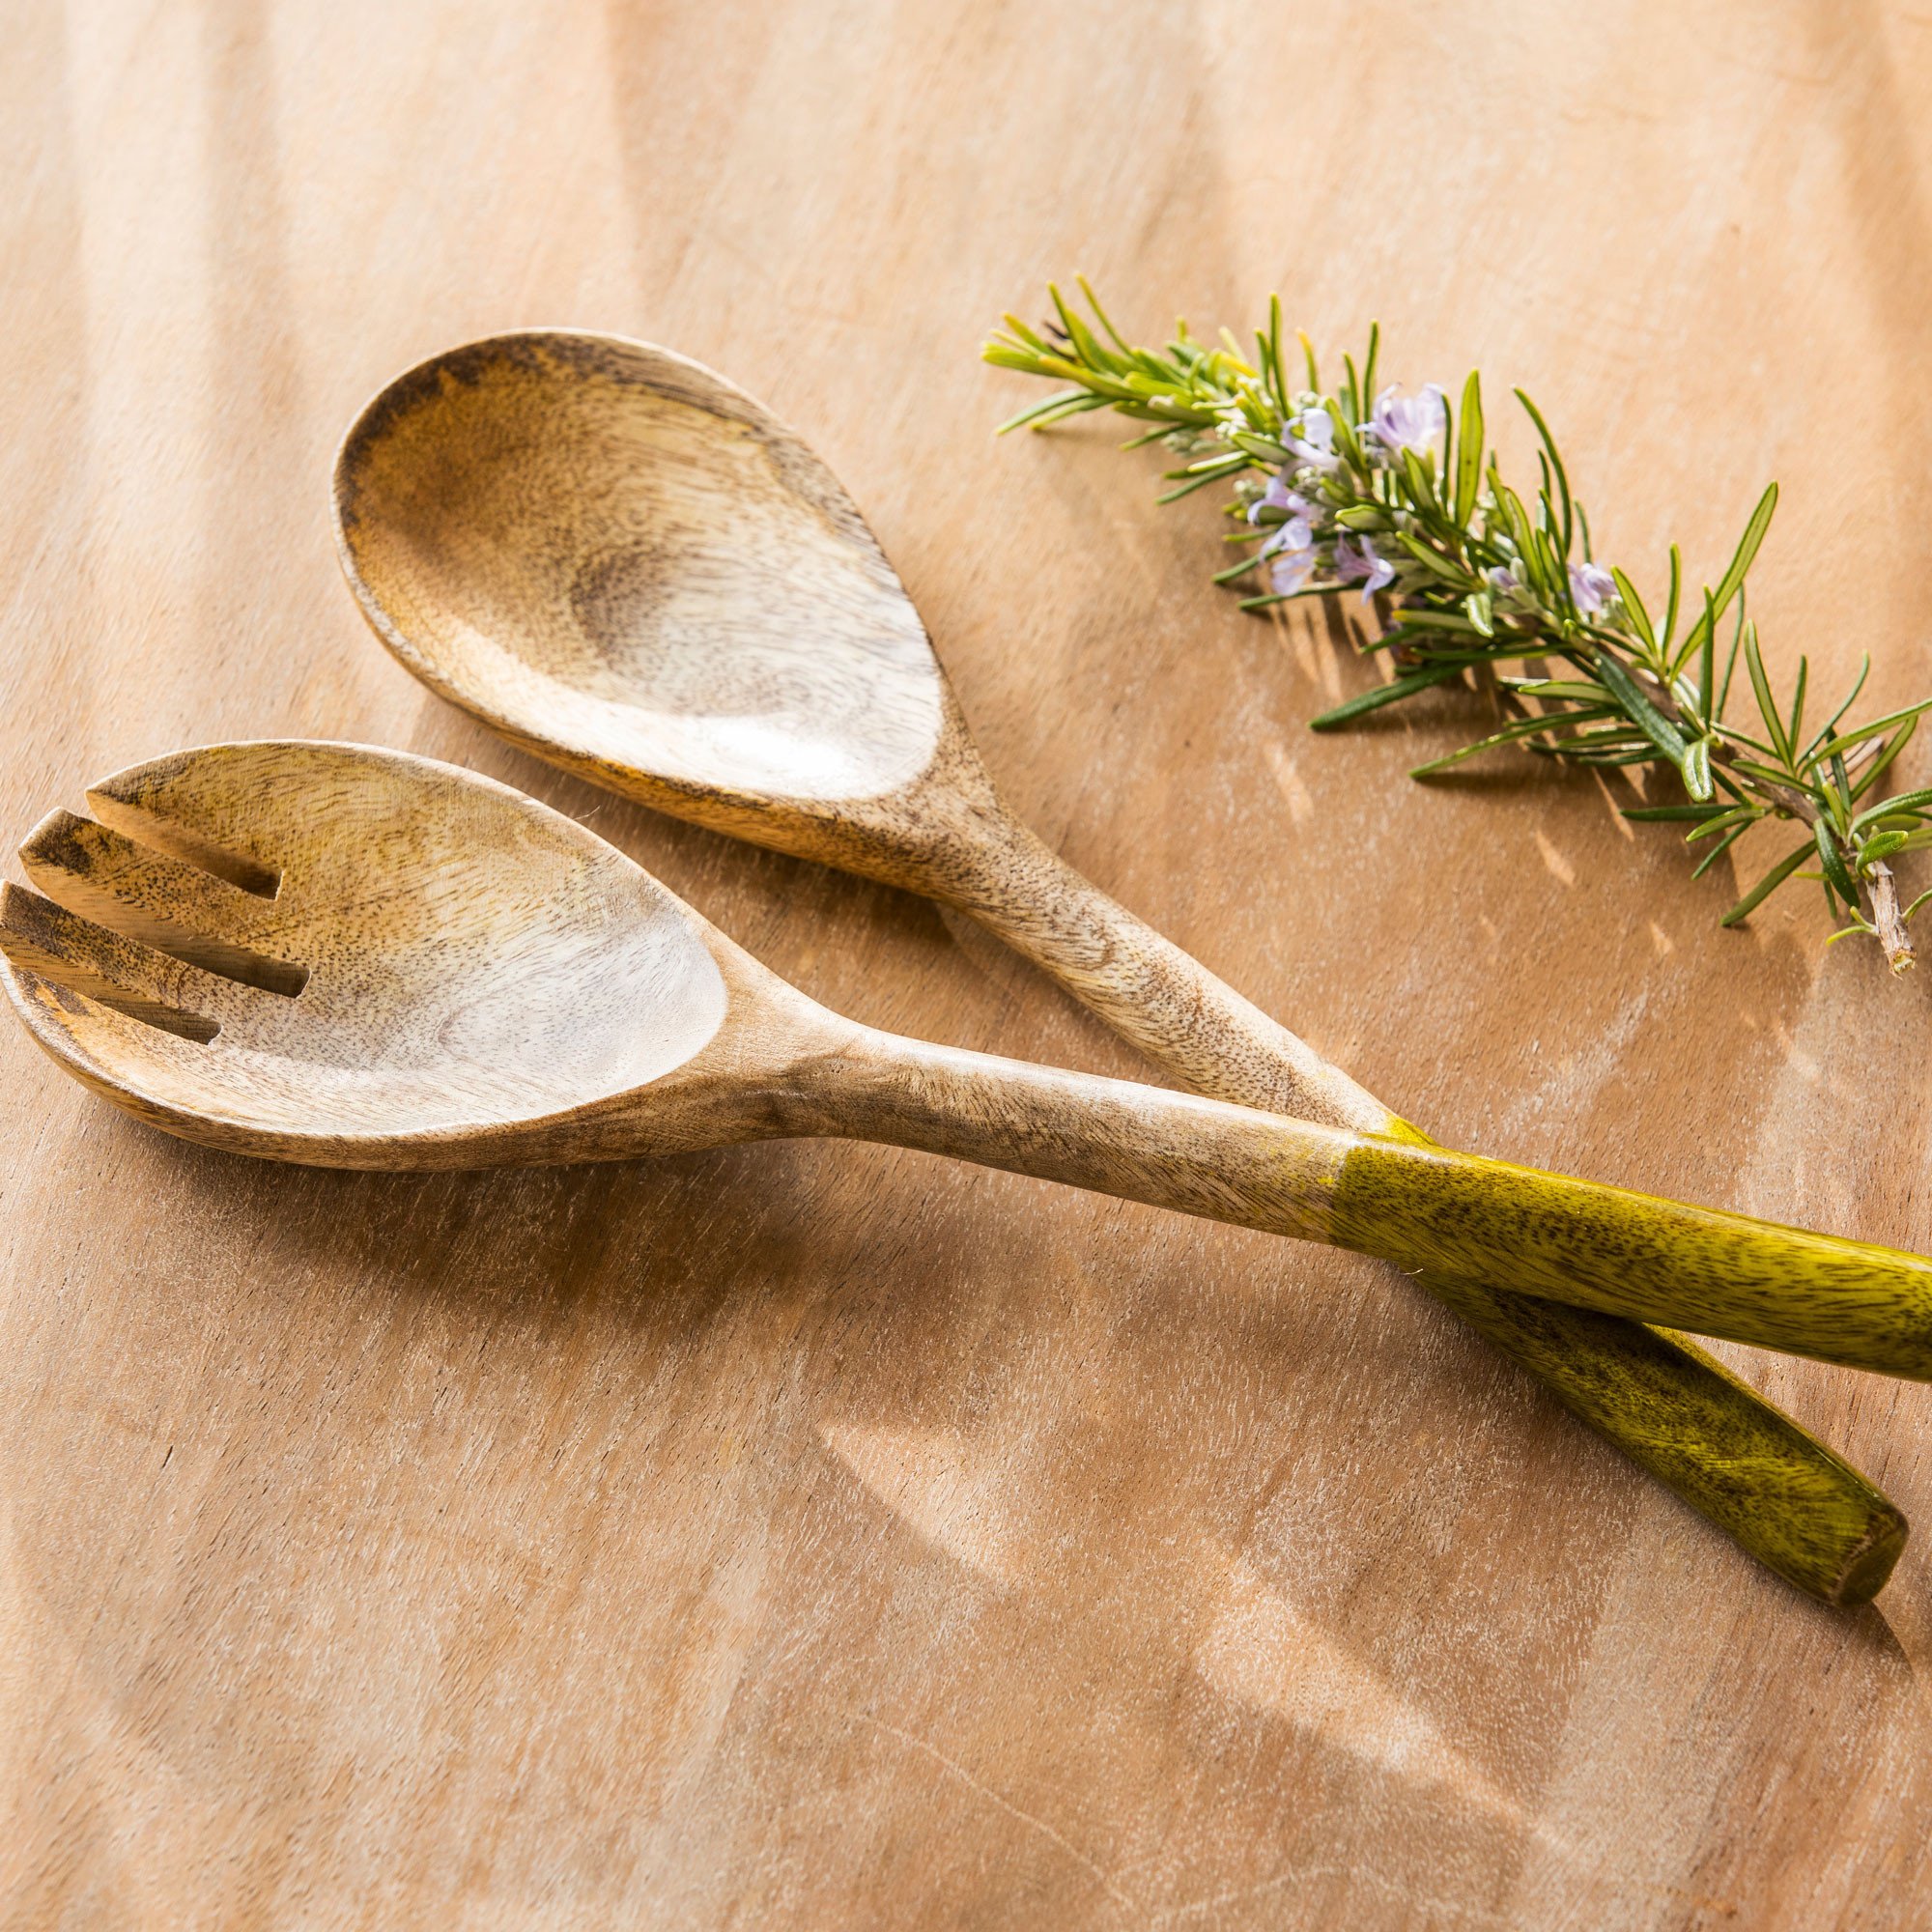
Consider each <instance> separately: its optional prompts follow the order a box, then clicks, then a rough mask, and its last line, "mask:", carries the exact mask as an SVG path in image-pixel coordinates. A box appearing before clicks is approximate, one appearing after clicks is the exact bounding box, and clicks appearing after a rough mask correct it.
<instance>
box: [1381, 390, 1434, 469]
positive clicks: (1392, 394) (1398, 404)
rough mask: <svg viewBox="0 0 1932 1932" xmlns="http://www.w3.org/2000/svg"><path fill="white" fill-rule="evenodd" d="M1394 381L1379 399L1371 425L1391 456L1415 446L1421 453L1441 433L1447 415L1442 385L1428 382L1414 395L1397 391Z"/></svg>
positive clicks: (1417, 451) (1419, 453)
mask: <svg viewBox="0 0 1932 1932" xmlns="http://www.w3.org/2000/svg"><path fill="white" fill-rule="evenodd" d="M1398 387H1399V385H1398V384H1394V383H1391V384H1389V385H1388V387H1387V388H1386V389H1384V390H1383V391H1382V392H1381V394H1380V395H1379V396H1378V397H1377V398H1376V408H1375V416H1374V419H1373V420H1372V421H1371V422H1370V424H1369V425H1368V427H1369V428H1370V429H1371V430H1373V431H1374V433H1375V438H1376V440H1377V441H1378V442H1379V443H1380V444H1381V446H1382V447H1383V448H1384V449H1385V450H1387V451H1388V452H1389V454H1390V455H1391V456H1393V455H1394V454H1395V452H1396V451H1397V450H1399V449H1412V450H1414V451H1415V453H1416V455H1418V456H1420V455H1421V454H1422V453H1423V452H1424V451H1425V450H1426V449H1427V448H1428V447H1429V445H1430V444H1431V443H1432V442H1434V441H1435V439H1436V438H1437V437H1438V436H1440V435H1441V434H1442V429H1443V425H1444V423H1445V422H1446V421H1447V419H1448V418H1447V415H1446V413H1445V412H1444V410H1443V407H1442V384H1440V383H1425V384H1423V385H1422V387H1421V389H1420V390H1419V391H1418V392H1417V393H1416V394H1414V395H1412V396H1405V395H1401V394H1399V393H1398Z"/></svg>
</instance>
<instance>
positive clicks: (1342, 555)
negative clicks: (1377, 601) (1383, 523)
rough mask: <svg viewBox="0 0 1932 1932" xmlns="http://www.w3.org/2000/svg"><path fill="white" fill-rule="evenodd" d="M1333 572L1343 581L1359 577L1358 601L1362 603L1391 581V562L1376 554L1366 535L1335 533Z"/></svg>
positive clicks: (1392, 574) (1393, 566)
mask: <svg viewBox="0 0 1932 1932" xmlns="http://www.w3.org/2000/svg"><path fill="white" fill-rule="evenodd" d="M1335 575H1336V576H1337V577H1339V578H1340V579H1341V580H1342V582H1344V583H1353V582H1355V581H1356V580H1357V579H1358V578H1359V579H1361V580H1362V602H1363V603H1364V604H1366V603H1367V602H1368V601H1369V599H1370V598H1371V597H1373V596H1374V595H1375V594H1376V592H1377V591H1378V590H1380V589H1382V588H1383V587H1384V586H1386V585H1388V584H1390V583H1393V582H1395V565H1394V564H1392V563H1390V562H1389V560H1388V559H1387V558H1386V557H1384V556H1378V554H1376V547H1375V544H1374V543H1373V542H1372V541H1371V540H1370V539H1369V538H1368V537H1362V538H1360V539H1350V538H1349V537H1338V538H1337V539H1336V542H1335Z"/></svg>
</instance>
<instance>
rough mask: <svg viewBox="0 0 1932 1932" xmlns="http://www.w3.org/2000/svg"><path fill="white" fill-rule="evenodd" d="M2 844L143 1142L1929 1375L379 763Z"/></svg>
mask: <svg viewBox="0 0 1932 1932" xmlns="http://www.w3.org/2000/svg"><path fill="white" fill-rule="evenodd" d="M89 799H90V801H91V803H92V804H93V806H94V809H95V811H96V813H97V814H98V816H97V817H96V818H93V819H89V818H83V817H79V816H77V815H75V814H74V813H71V812H67V811H56V812H55V813H53V814H52V816H51V817H49V818H47V819H46V820H45V821H43V824H42V825H41V826H40V827H39V829H38V830H37V831H36V832H35V833H34V834H33V835H32V837H31V838H28V840H27V841H26V843H25V844H24V845H23V846H22V847H21V850H20V856H21V861H22V863H23V864H24V866H25V867H26V868H27V872H28V875H29V877H30V878H32V879H33V880H34V881H35V883H36V884H37V885H39V886H41V887H42V888H43V890H44V892H45V893H46V895H47V896H46V897H44V898H43V897H39V896H37V895H34V894H31V893H27V892H23V891H21V890H20V889H18V888H13V887H10V888H8V892H7V896H6V898H5V900H4V902H0V952H4V954H5V956H6V960H7V965H6V968H5V969H4V970H5V974H6V981H7V986H8V990H9V992H10V993H11V994H12V995H13V997H14V1002H15V1005H16V1006H17V1008H18V1009H19V1011H20V1013H21V1015H22V1017H23V1018H24V1019H25V1020H26V1022H27V1024H28V1026H29V1027H30V1028H31V1029H32V1030H33V1032H34V1035H35V1037H36V1038H38V1039H39V1040H40V1042H41V1043H42V1044H43V1046H45V1047H46V1048H47V1050H48V1051H49V1052H50V1053H52V1054H53V1055H54V1056H55V1057H56V1058H57V1059H59V1060H60V1061H61V1063H62V1064H63V1065H66V1066H67V1067H68V1068H69V1069H70V1070H71V1071H72V1072H74V1073H76V1074H78V1075H79V1076H80V1077H81V1078H82V1079H84V1080H86V1081H87V1082H88V1083H89V1084H90V1085H91V1086H93V1087H95V1088H96V1089H98V1090H99V1091H100V1092H102V1093H104V1094H107V1095H108V1096H109V1097H110V1098H112V1099H115V1100H118V1101H119V1102H120V1103H121V1104H122V1105H124V1106H126V1107H128V1109H129V1110H130V1111H131V1112H133V1113H136V1114H138V1115H140V1116H141V1117H143V1118H144V1119H147V1120H150V1121H152V1122H155V1123H156V1125H159V1126H163V1127H167V1128H169V1129H170V1130H171V1131H173V1132H175V1133H178V1134H182V1135H184V1136H185V1137H186V1138H188V1139H190V1140H196V1141H200V1142H203V1143H205V1144H207V1145H209V1146H212V1147H218V1148H226V1149H231V1150H233V1151H237V1152H241V1153H251V1154H261V1155H266V1156H269V1157H270V1158H272V1159H280V1160H296V1161H303V1162H308V1163H311V1164H317V1165H323V1166H332V1167H374V1168H444V1167H487V1166H501V1165H505V1164H511V1163H519V1164H521V1163H525V1162H534V1161H576V1160H609V1159H620V1158H624V1157H627V1156H631V1155H637V1154H662V1153H670V1152H677V1151H684V1150H688V1149H692V1148H706V1147H718V1146H724V1145H728V1144H731V1143H735V1142H741V1141H753V1140H762V1139H770V1138H774V1137H783V1136H792V1135H801V1134H826V1135H838V1136H843V1137H846V1138H851V1139H860V1140H873V1141H883V1142H886V1143H888V1144H890V1145H894V1146H898V1147H909V1148H921V1149H924V1150H926V1151H930V1152H934V1153H946V1154H952V1155H956V1156H958V1157H960V1158H962V1159H966V1160H974V1161H980V1162H982V1163H984V1164H985V1165H987V1166H991V1167H1004V1168H1009V1169H1011V1170H1012V1171H1014V1172H1015V1173H1020V1174H1032V1175H1038V1176H1042V1177H1044V1178H1047V1179H1054V1180H1064V1181H1068V1182H1071V1183H1072V1184H1073V1185H1075V1186H1079V1187H1090V1188H1094V1189H1097V1190H1099V1191H1101V1192H1103V1193H1109V1194H1116V1195H1121V1196H1123V1197H1126V1198H1128V1199H1131V1200H1137V1201H1146V1202H1151V1203H1152V1204H1154V1205H1155V1206H1158V1207H1163V1208H1178V1209H1179V1210H1180V1211H1181V1212H1183V1213H1190V1214H1201V1215H1206V1216H1208V1217H1209V1218H1211V1219H1214V1220H1221V1221H1232V1222H1236V1223H1238V1224H1241V1225H1245V1226H1248V1227H1254V1228H1261V1229H1264V1230H1266V1231H1267V1232H1269V1233H1273V1234H1281V1235H1293V1236H1300V1237H1302V1238H1304V1239H1309V1240H1320V1241H1330V1242H1334V1243H1337V1244H1338V1245H1340V1246H1344V1247H1349V1248H1354V1249H1357V1250H1358V1251H1360V1252H1362V1253H1366V1254H1379V1255H1382V1256H1385V1257H1387V1258H1388V1259H1390V1260H1392V1261H1395V1262H1397V1263H1398V1264H1401V1265H1403V1266H1405V1267H1408V1268H1417V1269H1428V1270H1437V1269H1440V1270H1446V1271H1450V1272H1459V1271H1464V1270H1466V1269H1468V1268H1469V1267H1471V1266H1472V1265H1476V1264H1479V1263H1480V1264H1482V1265H1484V1266H1486V1267H1487V1268H1488V1270H1489V1271H1490V1273H1491V1274H1492V1277H1493V1278H1494V1279H1496V1280H1498V1281H1500V1282H1502V1283H1503V1284H1504V1285H1505V1286H1507V1287H1509V1288H1512V1289H1516V1290H1518V1291H1521V1292H1526V1293H1531V1294H1537V1295H1570V1296H1578V1297H1582V1298H1584V1299H1585V1300H1586V1301H1588V1302H1589V1303H1591V1304H1592V1305H1595V1306H1598V1307H1603V1308H1607V1309H1608V1310H1610V1311H1612V1312H1615V1313H1623V1314H1636V1315H1640V1316H1643V1317H1646V1318H1656V1317H1660V1316H1662V1317H1668V1318H1669V1319H1671V1320H1673V1321H1680V1322H1683V1323H1685V1324H1686V1325H1693V1326H1698V1327H1707V1328H1709V1329H1711V1330H1713V1331H1715V1332H1718V1333H1721V1334H1728V1335H1732V1336H1735V1337H1737V1338H1738V1339H1740V1340H1747V1341H1752V1342H1757V1343H1761V1344H1764V1345H1766V1346H1769V1347H1773V1348H1783V1349H1793V1350H1798V1351H1800V1352H1802V1353H1816V1354H1821V1355H1823V1356H1824V1357H1825V1358H1826V1359H1828V1360H1833V1361H1845V1362H1850V1363H1852V1364H1854V1365H1856V1366H1859V1367H1862V1368H1874V1369H1880V1370H1886V1371H1889V1372H1892V1373H1898V1374H1905V1375H1913V1376H1918V1377H1932V1261H1926V1260H1923V1259H1921V1258H1920V1257H1918V1256H1916V1255H1907V1254H1898V1253H1894V1252H1891V1251H1889V1250H1887V1249H1884V1248H1875V1247H1870V1246H1866V1245H1864V1244H1862V1243H1859V1242H1854V1241H1840V1240H1834V1239H1833V1238H1831V1237H1830V1236H1823V1235H1812V1234H1806V1233H1803V1232H1800V1231H1797V1230H1793V1229H1784V1228H1776V1227H1773V1226H1772V1225H1770V1224H1769V1223H1766V1222H1761V1221H1750V1220H1747V1219H1745V1218H1744V1217H1742V1216H1739V1215H1732V1214H1723V1213H1718V1212H1714V1211H1711V1210H1708V1209H1703V1208H1685V1207H1680V1206H1677V1205H1675V1204H1672V1203H1666V1202H1661V1201H1653V1200H1649V1199H1647V1198H1646V1197H1644V1196H1642V1195H1637V1194H1631V1193H1626V1192H1625V1191H1623V1190H1622V1189H1618V1188H1612V1187H1605V1186H1601V1185H1598V1184H1596V1183H1594V1182H1590V1181H1582V1180H1571V1179H1564V1178H1562V1177H1559V1176H1555V1175H1548V1174H1541V1173H1538V1172H1536V1171H1535V1170H1533V1169H1529V1168H1520V1167H1513V1166H1511V1165H1509V1164H1507V1163H1505V1162H1502V1161H1492V1160H1484V1159H1481V1158H1479V1157H1476V1156H1473V1155H1467V1154H1460V1153H1452V1152H1450V1151H1447V1150H1445V1149H1439V1148H1435V1147H1429V1146H1424V1145H1421V1144H1419V1143H1415V1142H1403V1141H1395V1140H1387V1139H1382V1138H1380V1137H1378V1136H1375V1135H1364V1134H1358V1133H1354V1132H1351V1131H1350V1130H1349V1129H1347V1128H1340V1127H1327V1126H1318V1125H1314V1124H1311V1123H1310V1122H1304V1121H1296V1120H1289V1119H1284V1118H1282V1117H1280V1116H1277V1115H1271V1114H1264V1113H1261V1112H1259V1111H1257V1110H1255V1109H1252V1108H1247V1107H1236V1106H1231V1105H1229V1104H1228V1103H1227V1102H1225V1101H1221V1100H1210V1099H1205V1098H1202V1097H1200V1096H1198V1095H1195V1094H1180V1093H1176V1092H1174V1091H1172V1090H1171V1089H1168V1088H1160V1087H1141V1086H1136V1085H1134V1084H1133V1083H1132V1082H1129V1081H1122V1080H1106V1079H1101V1078H1098V1077H1096V1076H1094V1075H1091V1074H1082V1073H1070V1072H1065V1071H1062V1070H1060V1069H1059V1068H1054V1067H1043V1066H1034V1065H1028V1064H1027V1063H1025V1062H1023V1061H1013V1060H1000V1059H995V1058H992V1057H990V1056H988V1055H985V1054H978V1053H967V1052H963V1051H961V1050H959V1049H957V1048H952V1047H945V1046H934V1045H931V1044H928V1043H927V1042H925V1041H923V1040H914V1039H908V1038H905V1037H902V1036H899V1035H895V1034H887V1033H881V1032H878V1031H877V1030H875V1029H873V1028H870V1027H866V1026H861V1025H859V1024H858V1023H857V1022H856V1021H853V1020H848V1019H844V1018H841V1017H839V1016H838V1015H837V1014H835V1013H832V1012H829V1011H827V1010H826V1009H825V1008H823V1007H821V1006H819V1005H817V1004H816V1003H815V1002H814V1001H812V1000H810V999H808V998H807V997H806V996H805V995H804V994H803V993H801V992H799V991H797V990H796V989H795V988H794V987H792V986H790V985H788V984H786V982H785V981H784V980H781V979H779V978H778V976H777V975H776V974H773V973H771V972H768V971H767V970H766V969H765V968H764V967H762V966H760V965H759V964H758V963H757V962H756V961H755V960H754V959H753V958H752V957H751V955H750V954H749V953H747V952H744V951H743V950H742V949H741V948H739V947H737V946H735V945H734V944H733V943H732V942H731V941H730V940H728V939H727V938H725V935H724V934H723V933H721V932H719V931H718V930H717V929H716V928H715V927H713V926H712V925H710V924H708V923H706V922H705V921H704V920H703V919H701V918H699V917H698V915H697V914H696V913H695V912H693V911H692V910H691V908H690V907H688V906H686V905H685V904H684V903H683V902H682V901H681V900H679V899H677V898H676V897H674V896H673V895H671V894H670V893H669V892H668V891H667V890H666V889H665V888H664V887H663V886H661V885H659V884H658V883H657V881H656V880H654V879H652V878H651V877H650V876H649V874H648V873H646V872H644V871H642V870H641V869H639V867H637V866H636V865H635V864H633V863H632V861H630V860H629V859H627V858H626V857H625V856H624V855H623V854H622V853H620V852H618V851H617V850H616V849H615V848H614V847H613V846H611V845H608V844H606V843H605V842H604V840H603V839H601V838H598V837H597V836H596V835H595V834H594V833H592V832H589V831H586V830H585V829H584V828H583V827H582V826H580V825H578V824H576V823H574V822H573V821H572V820H570V819H568V818H565V817H563V816H562V815H561V814H560V813H558V812H554V811H553V810H550V808H549V807H548V806H544V805H540V804H538V803H537V802H536V801H535V800H534V799H529V798H526V797H524V796H523V795H522V794H521V793H519V792H515V791H512V790H511V789H510V788H509V787H507V786H505V785H500V784H497V783H496V782H495V781H492V780H489V779H484V778H480V777H478V776H476V775H475V774H473V773H469V772H465V771H462V770H459V769H458V768H457V767H455V766H451V765H440V764H436V763H434V762H432V761H431V760H429V759H426V758H417V757H412V756H411V755H409V754H407V753H401V752H389V751H377V750H372V749H368V748H363V747H355V746H343V745H327V744H313V743H299V742H267V743H257V744H241V745H215V746H210V747H206V748H204V749H201V750H197V751H187V752H180V753H174V754H173V755H172V756H169V757H165V758H160V759H157V760H156V761H155V762H154V763H152V764H146V765H137V766H135V767H133V768H132V769H131V770H128V771H125V772H122V773H119V774H117V775H116V776H115V777H113V778H110V779H107V780H105V781H102V782H101V783H100V784H99V785H97V786H95V787H94V788H93V789H92V790H91V791H90V793H89Z"/></svg>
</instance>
